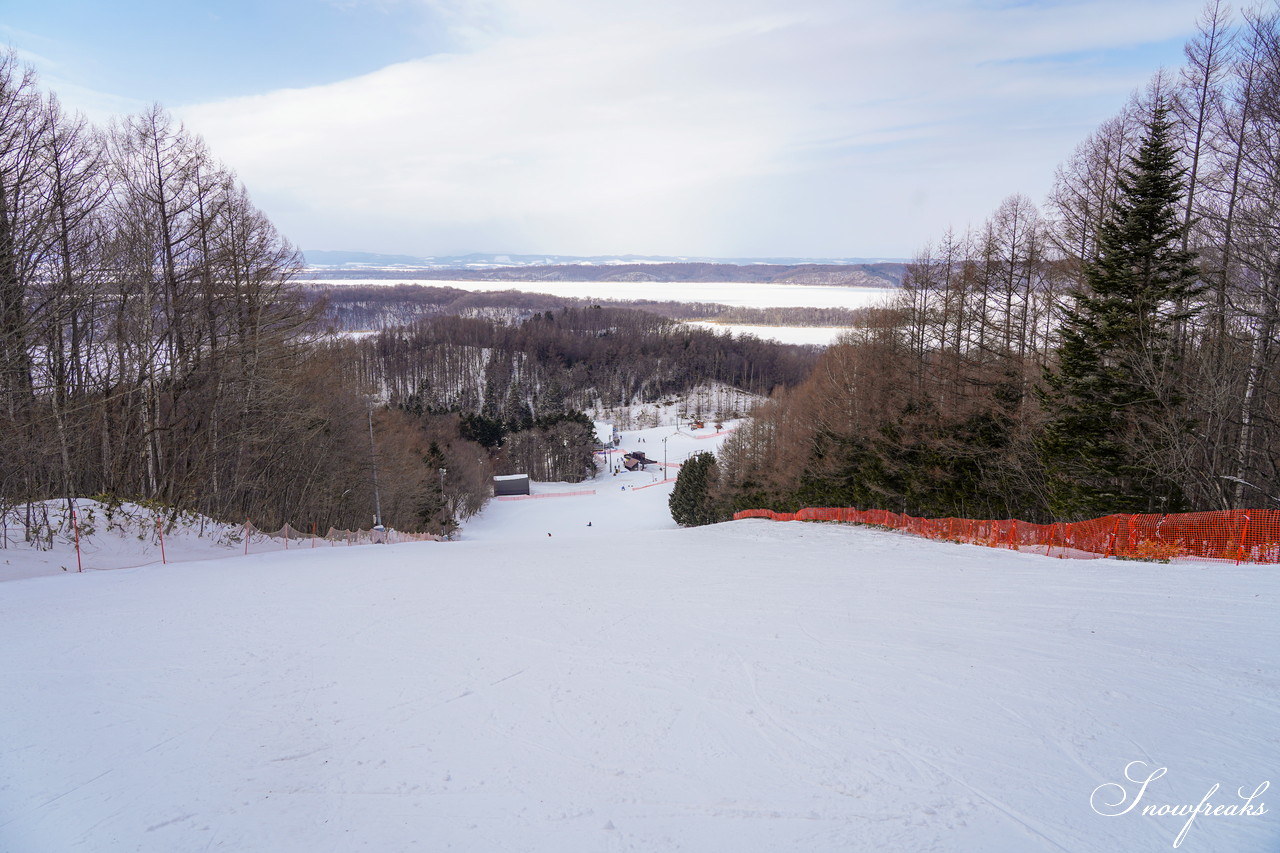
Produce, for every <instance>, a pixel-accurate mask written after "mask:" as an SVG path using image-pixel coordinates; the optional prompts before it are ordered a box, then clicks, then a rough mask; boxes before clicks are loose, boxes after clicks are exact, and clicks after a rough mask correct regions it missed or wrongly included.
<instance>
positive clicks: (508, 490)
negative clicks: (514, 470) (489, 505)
mask: <svg viewBox="0 0 1280 853" xmlns="http://www.w3.org/2000/svg"><path fill="white" fill-rule="evenodd" d="M527 494H529V475H528V474H504V475H502V476H501V477H494V478H493V496H494V497H495V498H496V497H501V496H502V495H527Z"/></svg>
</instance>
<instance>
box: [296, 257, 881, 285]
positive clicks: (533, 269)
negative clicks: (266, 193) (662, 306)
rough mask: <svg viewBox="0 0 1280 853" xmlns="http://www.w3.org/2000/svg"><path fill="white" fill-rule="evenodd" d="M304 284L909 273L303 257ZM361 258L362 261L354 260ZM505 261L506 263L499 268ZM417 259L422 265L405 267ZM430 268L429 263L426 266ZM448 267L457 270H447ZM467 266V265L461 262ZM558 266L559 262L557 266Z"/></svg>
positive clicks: (761, 265) (847, 280) (877, 277)
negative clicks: (318, 281) (325, 281)
mask: <svg viewBox="0 0 1280 853" xmlns="http://www.w3.org/2000/svg"><path fill="white" fill-rule="evenodd" d="M304 254H305V255H306V257H307V260H308V264H309V266H308V268H307V271H306V272H305V273H304V274H303V275H302V278H304V279H313V280H314V279H330V280H333V279H385V280H389V281H390V280H395V281H414V280H419V281H423V280H425V281H512V282H517V281H519V282H529V281H655V282H756V283H769V284H813V285H840V286H844V287H898V286H900V285H901V284H902V276H903V273H904V272H905V270H906V265H905V263H903V262H901V261H896V260H893V261H880V260H870V259H858V260H852V259H846V260H840V261H828V262H822V263H818V262H812V261H798V262H794V263H785V262H784V261H788V260H794V259H785V258H776V259H772V261H773V262H765V261H762V260H752V261H745V260H744V261H725V260H719V261H701V260H699V261H690V260H677V259H672V260H662V259H658V258H649V259H644V260H639V259H636V258H635V257H634V256H632V257H631V259H630V260H627V259H624V258H609V259H607V260H606V259H600V258H596V259H584V258H580V259H577V262H565V260H566V259H565V258H563V257H561V256H547V255H537V256H532V255H467V256H465V257H462V258H416V259H414V258H412V257H411V256H409V255H378V254H372V253H367V252H315V251H312V252H306V253H304ZM352 258H359V259H360V260H352ZM500 259H505V260H506V261H507V262H506V263H502V262H501V261H500ZM406 260H416V261H420V262H422V263H414V264H411V263H407V262H406ZM428 261H430V262H432V263H427V262H428ZM444 261H450V262H452V263H444ZM463 261H465V263H464V262H463ZM554 261H560V262H559V263H556V262H554Z"/></svg>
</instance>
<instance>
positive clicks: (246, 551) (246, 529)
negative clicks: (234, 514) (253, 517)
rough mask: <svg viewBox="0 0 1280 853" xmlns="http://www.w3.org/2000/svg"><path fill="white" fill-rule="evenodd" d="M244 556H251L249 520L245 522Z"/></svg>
mask: <svg viewBox="0 0 1280 853" xmlns="http://www.w3.org/2000/svg"><path fill="white" fill-rule="evenodd" d="M244 555H245V556H246V557H247V556H249V519H248V518H246V519H245V520H244Z"/></svg>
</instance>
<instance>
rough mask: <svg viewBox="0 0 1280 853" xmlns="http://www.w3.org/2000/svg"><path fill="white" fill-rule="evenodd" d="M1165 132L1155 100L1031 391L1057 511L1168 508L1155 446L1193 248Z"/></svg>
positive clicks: (1168, 394) (1172, 502)
mask: <svg viewBox="0 0 1280 853" xmlns="http://www.w3.org/2000/svg"><path fill="white" fill-rule="evenodd" d="M1172 133H1173V123H1172V122H1171V121H1169V119H1168V108H1167V107H1166V106H1165V104H1164V103H1163V100H1162V99H1157V100H1156V102H1155V104H1154V105H1153V107H1152V110H1151V116H1150V119H1149V122H1148V123H1147V125H1146V130H1145V135H1144V137H1143V139H1142V141H1141V144H1140V146H1139V150H1138V152H1137V153H1136V154H1135V155H1134V156H1132V157H1131V158H1130V164H1129V168H1127V169H1126V170H1124V172H1123V173H1122V177H1121V178H1120V179H1119V182H1118V185H1119V190H1120V192H1119V196H1118V198H1117V200H1116V201H1115V203H1114V204H1113V205H1112V207H1111V211H1110V215H1109V216H1108V217H1107V218H1106V219H1105V220H1104V221H1103V223H1102V224H1101V226H1100V228H1099V233H1098V241H1097V257H1096V258H1094V259H1093V260H1092V261H1091V262H1089V263H1087V264H1086V266H1085V270H1084V276H1083V286H1082V287H1080V288H1079V289H1078V290H1076V291H1075V292H1073V293H1072V294H1071V297H1072V300H1073V305H1072V309H1071V310H1070V311H1069V312H1068V313H1067V315H1066V317H1065V319H1064V320H1063V324H1062V328H1061V340H1060V344H1059V347H1058V350H1057V364H1056V366H1055V367H1053V368H1050V369H1048V370H1047V371H1046V372H1045V377H1044V384H1043V386H1042V387H1041V389H1040V400H1041V403H1042V405H1043V407H1044V409H1045V412H1046V414H1047V416H1048V421H1047V423H1046V426H1045V430H1044V433H1043V437H1042V438H1041V439H1040V441H1039V450H1040V453H1041V458H1042V460H1043V463H1044V465H1045V470H1046V481H1047V483H1048V487H1049V505H1050V509H1051V511H1052V512H1053V513H1054V514H1055V516H1057V517H1059V518H1063V519H1079V518H1088V517H1091V516H1097V515H1104V514H1107V513H1112V512H1159V511H1171V510H1174V509H1176V508H1178V506H1177V505H1178V503H1179V495H1178V492H1177V490H1176V488H1175V487H1174V486H1173V485H1172V481H1171V479H1170V478H1167V477H1164V476H1161V472H1160V470H1159V469H1160V457H1161V453H1160V450H1161V443H1162V442H1165V443H1167V440H1168V438H1167V436H1168V433H1167V429H1168V425H1169V424H1170V423H1176V418H1170V417H1169V416H1170V414H1171V413H1173V412H1174V411H1175V410H1176V408H1177V407H1178V405H1179V403H1180V402H1181V400H1182V397H1181V395H1180V393H1179V388H1178V382H1177V381H1176V379H1175V378H1172V377H1176V376H1177V370H1176V361H1177V342H1176V339H1175V338H1176V335H1177V332H1178V329H1179V326H1180V324H1182V323H1183V322H1184V321H1185V320H1187V319H1188V318H1189V317H1190V316H1191V314H1192V313H1194V310H1195V309H1194V298H1195V297H1196V295H1197V294H1198V293H1199V292H1200V291H1199V289H1198V288H1197V286H1196V285H1197V273H1196V269H1195V267H1194V266H1193V261H1194V258H1195V255H1194V253H1193V252H1188V251H1184V250H1183V249H1182V232H1183V228H1182V219H1181V213H1180V208H1181V205H1182V198H1183V194H1184V188H1183V183H1182V181H1183V177H1184V174H1185V170H1184V169H1182V168H1180V166H1179V164H1178V151H1177V149H1176V147H1175V145H1174V143H1173V141H1172Z"/></svg>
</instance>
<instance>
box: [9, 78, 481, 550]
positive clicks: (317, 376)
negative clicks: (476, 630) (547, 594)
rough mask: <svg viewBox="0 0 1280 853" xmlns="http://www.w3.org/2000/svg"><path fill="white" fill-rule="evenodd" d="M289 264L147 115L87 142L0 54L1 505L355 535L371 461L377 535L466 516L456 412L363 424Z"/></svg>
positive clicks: (181, 136) (86, 129) (76, 124)
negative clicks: (440, 501)
mask: <svg viewBox="0 0 1280 853" xmlns="http://www.w3.org/2000/svg"><path fill="white" fill-rule="evenodd" d="M300 266H301V259H300V257H299V255H298V253H297V252H296V251H295V250H294V248H293V247H292V246H290V245H289V243H288V242H287V241H285V240H284V239H283V238H282V237H281V236H280V234H279V233H277V231H276V229H275V228H274V227H273V226H272V224H271V223H270V222H269V221H268V220H267V218H266V217H265V216H264V215H263V214H262V212H261V211H259V210H258V209H257V208H256V207H254V205H253V204H252V202H251V201H250V199H249V197H248V194H247V193H246V191H245V189H244V188H243V186H241V184H240V183H239V181H238V180H237V179H236V177H235V175H234V174H232V173H231V171H230V170H228V169H227V168H226V167H225V166H223V165H222V164H220V163H219V162H217V161H216V160H215V159H214V158H213V157H212V155H211V154H210V153H209V152H208V150H207V149H206V147H205V146H204V144H203V142H202V141H201V140H200V139H199V138H198V137H196V136H194V135H193V134H191V133H190V132H188V131H187V130H185V129H184V128H183V127H182V126H181V125H180V124H178V123H177V122H175V121H174V120H173V119H172V118H171V117H170V116H169V115H168V114H167V113H166V112H165V111H164V110H162V109H161V108H159V107H158V106H157V107H153V108H151V109H148V110H146V111H144V112H142V113H140V114H138V115H134V116H130V117H128V118H125V119H123V120H120V121H118V122H116V123H114V124H112V125H111V126H110V127H107V128H98V127H95V126H93V125H91V124H90V123H89V122H87V121H86V120H85V119H84V118H82V117H79V116H73V115H68V114H67V113H66V112H65V111H64V110H63V109H62V108H61V107H60V105H59V103H58V100H57V98H56V97H55V96H53V95H51V94H46V93H44V92H42V91H41V90H40V89H39V88H38V85H37V81H36V79H35V77H34V74H33V73H32V72H31V70H30V69H28V68H25V67H23V66H22V65H21V64H20V63H19V62H18V61H17V60H16V58H15V56H14V55H13V54H12V53H9V54H6V55H3V56H0V511H3V510H5V509H6V508H7V507H9V506H12V505H14V504H17V503H21V502H25V501H30V500H34V499H46V498H53V497H66V498H68V499H70V498H73V497H75V496H89V495H108V496H115V497H120V498H131V499H150V500H154V501H157V502H160V503H163V504H166V505H170V506H174V507H180V508H185V509H193V510H198V511H200V512H203V513H206V514H208V515H210V516H212V517H214V518H218V519H223V520H228V521H234V520H239V519H243V518H245V517H250V518H252V519H253V521H254V522H255V523H256V524H258V525H259V526H261V527H272V526H276V525H279V524H281V523H282V522H284V521H290V522H292V523H293V524H295V525H298V526H305V525H309V524H314V525H316V526H317V527H318V528H319V529H320V530H321V531H322V532H323V531H324V530H327V528H328V527H329V526H334V527H339V528H344V527H347V528H350V527H357V526H364V527H368V526H370V525H371V524H372V523H373V518H372V516H373V507H374V505H375V498H374V494H373V477H374V466H375V462H376V463H377V466H378V469H379V470H378V474H379V484H380V486H381V491H382V496H381V497H382V504H383V507H384V512H383V516H384V519H383V520H384V521H385V522H386V523H389V524H395V525H397V526H401V527H403V528H406V529H421V528H422V527H423V525H424V524H425V523H427V522H428V521H431V520H433V519H434V521H435V522H436V523H443V522H442V521H441V519H438V518H436V517H435V515H433V510H432V508H431V506H430V505H431V504H432V501H433V500H435V499H436V498H438V496H439V494H440V493H441V492H442V491H446V492H448V498H447V500H446V504H447V505H449V506H450V507H451V508H452V509H453V510H454V511H455V513H456V514H457V515H459V516H465V515H466V514H467V513H469V512H474V511H475V510H476V509H478V506H479V503H480V502H482V501H483V496H484V494H485V493H487V489H488V470H489V468H488V465H489V463H488V459H487V455H486V454H485V453H484V451H483V449H482V448H480V447H479V446H478V445H476V444H474V443H473V442H466V441H464V440H462V439H461V438H460V437H459V434H458V424H457V418H456V417H454V418H452V419H450V418H447V417H430V418H413V417H411V416H409V415H407V414H405V413H401V412H392V411H382V410H379V411H374V409H373V406H372V404H371V397H370V396H369V395H368V394H366V393H363V391H364V390H365V389H362V388H360V386H358V385H356V384H354V383H350V382H341V381H335V377H340V376H342V375H344V374H345V373H349V372H350V371H347V370H345V368H344V367H343V366H342V364H341V363H340V361H339V357H340V355H341V353H340V352H338V351H336V350H333V349H332V348H326V347H322V346H317V345H316V343H315V341H316V337H317V334H318V332H319V329H318V327H317V326H316V325H315V323H314V322H313V321H314V316H313V312H312V311H310V310H309V309H307V308H306V307H305V306H304V304H303V302H302V300H301V299H300V297H299V294H298V293H297V292H296V290H295V289H294V288H293V286H292V284H291V279H292V277H293V276H294V275H295V274H296V272H297V271H298V270H299V269H300ZM371 434H372V435H371ZM432 448H434V449H435V451H437V453H438V454H445V455H449V454H451V455H452V460H451V464H449V465H448V466H447V468H448V474H447V476H446V477H442V476H441V475H439V474H438V473H437V470H436V468H431V469H429V470H428V469H427V468H426V467H424V464H423V459H424V457H426V456H428V455H430V452H431V451H432ZM439 467H446V466H444V465H440V466H439Z"/></svg>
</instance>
